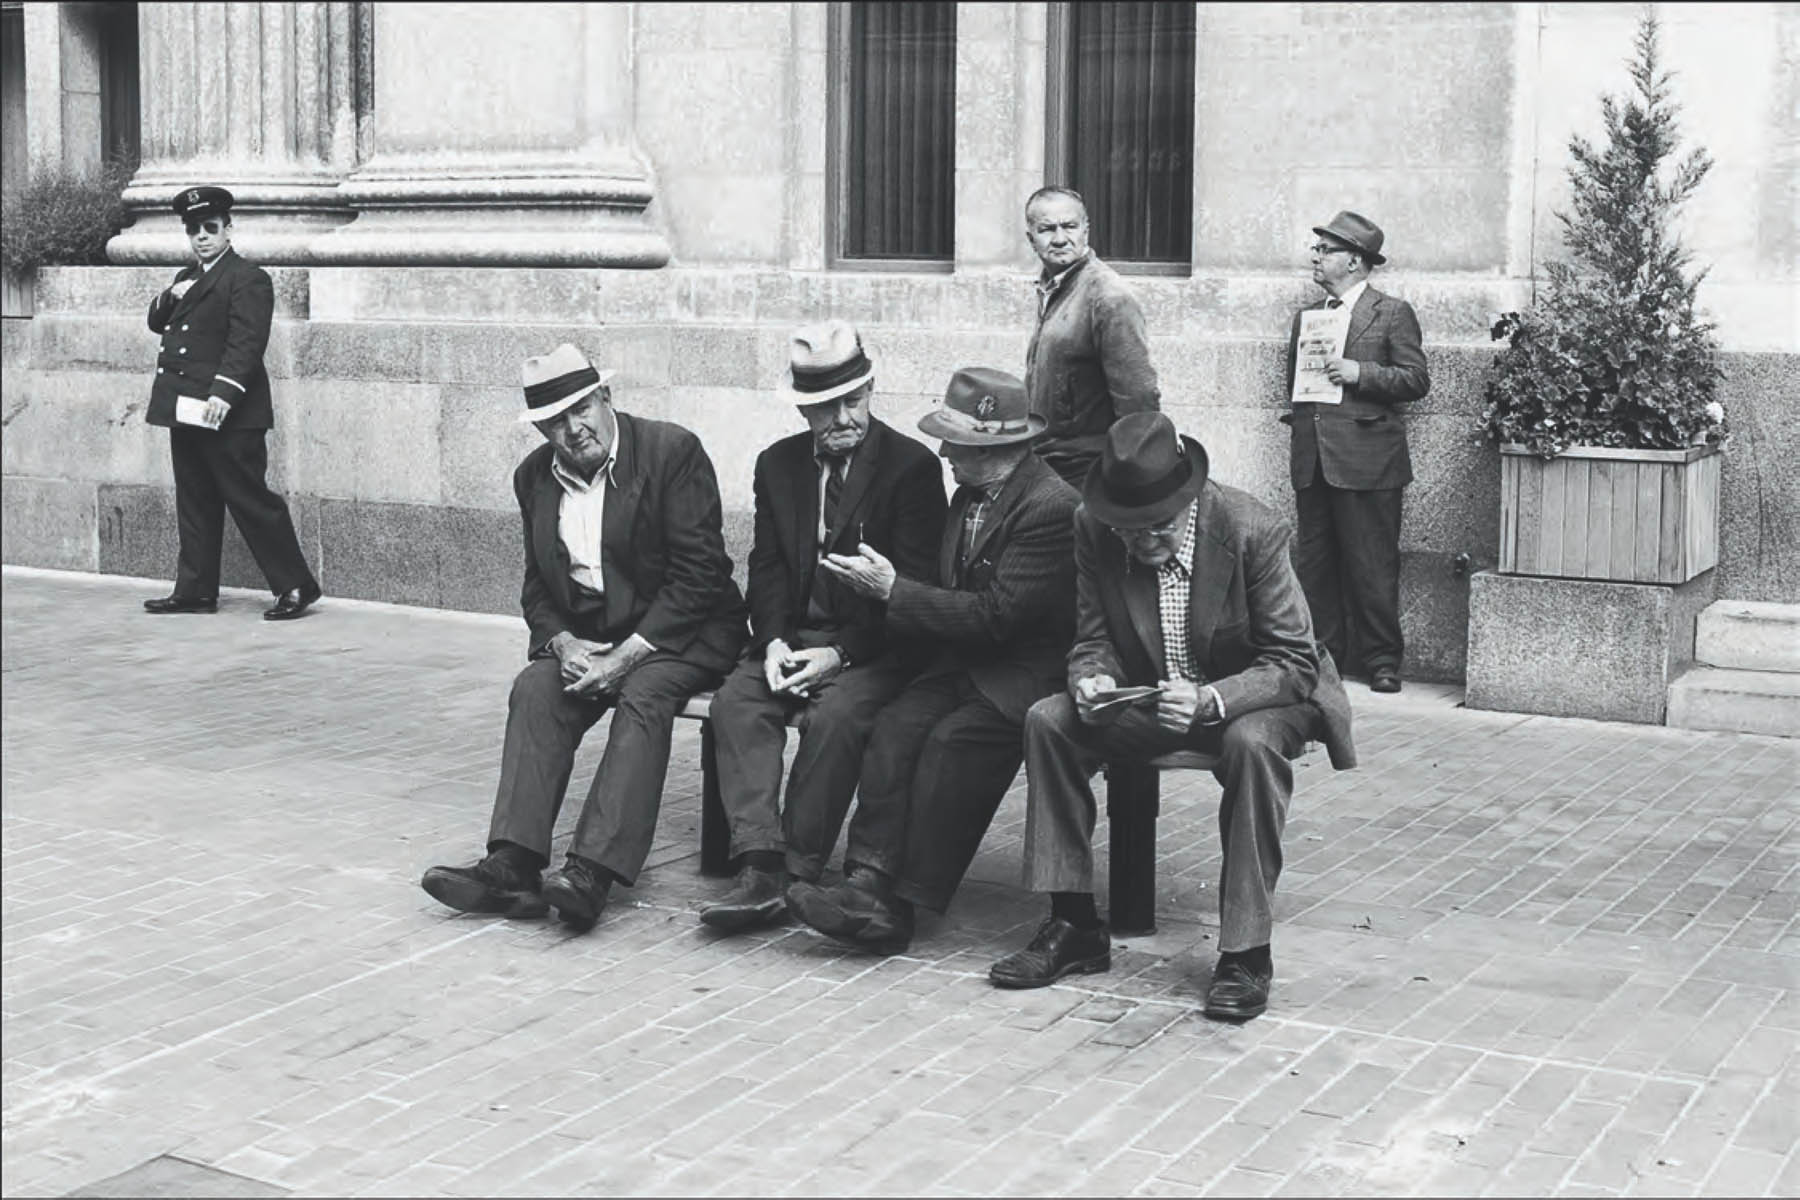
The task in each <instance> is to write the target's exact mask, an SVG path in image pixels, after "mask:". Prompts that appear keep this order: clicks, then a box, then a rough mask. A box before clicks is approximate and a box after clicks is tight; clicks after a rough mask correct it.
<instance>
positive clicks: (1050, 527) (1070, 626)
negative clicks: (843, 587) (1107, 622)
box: [887, 455, 1080, 725]
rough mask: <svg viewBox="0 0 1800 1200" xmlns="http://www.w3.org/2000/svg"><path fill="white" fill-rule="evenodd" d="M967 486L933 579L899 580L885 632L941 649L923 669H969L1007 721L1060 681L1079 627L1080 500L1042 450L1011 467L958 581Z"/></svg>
mask: <svg viewBox="0 0 1800 1200" xmlns="http://www.w3.org/2000/svg"><path fill="white" fill-rule="evenodd" d="M970 498H971V490H970V489H969V488H958V489H957V492H956V496H955V498H954V499H953V500H952V502H951V504H950V512H949V514H948V516H946V518H945V520H944V534H943V538H942V540H941V541H940V543H939V546H938V561H937V569H936V571H935V572H934V576H933V579H934V582H931V583H922V582H919V581H918V580H914V579H908V578H906V577H905V576H901V577H900V578H899V579H898V580H897V581H895V583H894V590H893V594H892V595H890V596H889V597H888V610H887V627H888V630H889V631H890V632H891V633H893V634H895V635H897V636H902V637H909V638H910V637H917V638H920V639H922V640H926V641H928V642H930V643H934V644H935V645H936V646H937V647H938V649H937V653H936V656H935V658H934V660H933V661H932V663H931V665H929V666H928V667H926V669H925V671H924V674H925V675H935V674H942V673H948V672H953V671H967V672H968V673H969V675H970V677H971V679H972V680H973V682H974V684H975V686H976V687H977V688H979V689H980V690H981V694H982V695H983V696H986V697H987V699H988V700H989V701H990V702H991V703H992V704H993V705H994V707H995V708H998V709H999V710H1000V711H1001V712H1003V713H1005V714H1006V715H1007V716H1008V717H1009V718H1011V719H1013V720H1015V721H1018V722H1019V723H1020V724H1021V725H1023V724H1024V722H1025V710H1026V709H1028V708H1030V707H1031V706H1032V705H1033V704H1035V703H1036V702H1037V701H1039V700H1041V699H1043V698H1044V697H1045V696H1048V695H1050V694H1051V693H1052V692H1054V691H1055V690H1056V689H1057V688H1058V687H1059V686H1061V684H1062V675H1063V663H1064V657H1065V655H1066V654H1067V652H1068V648H1069V638H1070V636H1071V634H1072V633H1073V632H1074V625H1075V559H1074V554H1073V538H1074V527H1073V525H1072V523H1071V518H1072V515H1073V514H1074V511H1075V506H1076V505H1077V504H1078V503H1079V502H1080V497H1079V496H1078V495H1077V494H1076V492H1075V489H1074V488H1072V487H1070V486H1069V485H1068V484H1066V483H1064V482H1063V481H1062V480H1061V479H1059V478H1058V477H1057V475H1056V472H1055V471H1053V470H1052V469H1051V468H1050V467H1049V466H1048V465H1046V464H1045V463H1044V462H1043V461H1042V460H1041V459H1039V458H1038V457H1037V456H1036V455H1031V456H1028V457H1027V458H1026V459H1025V461H1024V462H1022V463H1020V464H1019V466H1018V468H1017V469H1016V470H1015V471H1013V473H1012V476H1011V478H1009V479H1008V480H1007V481H1006V483H1005V485H1004V486H1003V487H1002V488H1001V489H1000V495H999V496H998V497H997V498H996V499H995V500H994V502H993V504H991V505H990V506H989V507H988V510H987V513H986V514H985V516H984V518H983V521H982V525H981V530H980V532H979V534H978V535H977V536H976V539H975V543H974V545H973V546H971V547H970V549H969V555H968V564H969V565H968V568H967V570H966V571H965V572H964V573H963V578H962V579H961V580H960V581H958V580H957V579H956V559H957V555H956V550H957V543H958V541H959V540H960V539H961V537H962V525H963V514H964V513H965V512H967V511H968V507H969V502H970Z"/></svg>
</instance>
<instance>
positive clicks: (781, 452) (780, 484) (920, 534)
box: [749, 420, 944, 663]
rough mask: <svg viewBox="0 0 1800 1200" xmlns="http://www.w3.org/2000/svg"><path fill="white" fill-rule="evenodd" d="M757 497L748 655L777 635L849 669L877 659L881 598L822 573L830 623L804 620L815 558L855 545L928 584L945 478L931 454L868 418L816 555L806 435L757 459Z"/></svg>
mask: <svg viewBox="0 0 1800 1200" xmlns="http://www.w3.org/2000/svg"><path fill="white" fill-rule="evenodd" d="M755 491H756V539H755V542H754V543H753V545H752V547H751V550H750V586H749V600H750V630H751V637H750V647H749V650H750V653H751V654H752V655H756V654H761V653H762V652H763V651H764V649H765V648H766V647H767V646H768V644H769V643H770V642H771V641H773V640H774V639H776V638H780V639H782V640H783V641H785V642H787V643H789V644H790V645H796V644H799V645H807V646H825V645H834V644H835V645H839V646H842V647H843V649H844V653H846V654H848V655H849V656H850V661H851V662H853V663H861V662H868V661H869V660H871V659H874V658H878V657H880V656H881V654H882V653H883V652H884V651H885V650H886V649H887V648H888V646H887V634H886V631H885V628H884V626H885V624H886V621H885V609H884V606H883V605H882V604H881V602H880V601H877V600H869V599H865V598H862V597H859V596H858V595H857V594H856V593H855V592H852V591H851V590H850V589H849V588H847V587H845V586H844V585H843V584H841V583H839V582H838V581H837V580H836V579H833V578H831V577H830V576H829V575H827V576H826V577H825V581H824V582H825V590H824V596H825V599H826V602H827V603H826V608H827V611H828V612H829V614H830V619H829V620H827V621H823V622H810V621H809V620H808V618H807V601H808V598H809V597H810V596H811V594H812V588H813V585H814V579H813V577H814V575H815V574H817V573H818V569H819V568H818V562H819V555H820V554H823V553H838V554H855V553H856V543H857V540H858V539H859V538H860V539H861V540H863V541H866V542H867V543H868V544H869V545H871V546H873V547H875V549H877V550H879V551H880V552H881V553H882V554H883V555H885V556H886V557H887V558H889V559H891V560H892V561H893V564H894V567H895V569H896V570H897V571H899V573H900V574H902V575H905V576H910V577H912V578H915V579H925V578H929V577H930V576H931V572H932V569H933V564H934V563H935V562H936V559H937V547H938V537H939V536H940V535H941V534H942V532H943V529H944V471H943V468H942V467H941V466H940V465H939V463H938V457H937V455H935V454H933V453H932V452H931V451H930V450H928V449H926V447H925V446H924V444H922V443H920V442H918V441H915V440H914V439H912V438H909V437H907V436H906V435H905V434H902V433H898V432H896V431H895V430H894V429H893V428H892V427H891V426H888V425H886V424H883V423H882V422H881V421H877V420H871V421H870V422H869V432H868V434H867V436H865V437H864V438H863V442H862V445H860V446H858V447H857V448H856V453H855V455H854V456H853V457H852V458H851V460H850V473H849V474H848V475H846V476H845V478H844V491H843V495H842V496H840V497H839V498H838V512H837V521H836V524H835V526H834V527H833V528H831V529H828V530H826V533H825V545H824V547H823V548H820V547H819V546H818V544H817V540H818V526H819V465H818V460H816V459H815V458H814V457H813V436H812V434H811V433H810V432H807V433H797V434H795V435H794V436H792V437H786V438H782V439H781V440H780V441H779V442H776V443H775V444H774V445H772V446H770V447H769V448H768V449H766V450H764V451H763V452H762V453H761V454H759V455H758V456H757V458H756V483H755ZM802 627H806V628H807V635H806V637H804V638H800V630H801V629H802ZM796 639H799V641H796Z"/></svg>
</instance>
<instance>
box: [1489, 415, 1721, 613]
mask: <svg viewBox="0 0 1800 1200" xmlns="http://www.w3.org/2000/svg"><path fill="white" fill-rule="evenodd" d="M1500 455H1501V458H1500V567H1499V570H1500V571H1501V573H1502V574H1507V575H1554V576H1559V577H1561V578H1565V579H1610V580H1615V581H1618V582H1622V583H1686V582H1687V581H1688V580H1690V579H1692V578H1694V576H1696V575H1698V574H1700V573H1701V572H1702V571H1707V570H1711V569H1712V568H1713V567H1715V566H1717V565H1718V563H1719V468H1720V466H1721V464H1722V463H1723V461H1724V460H1723V458H1722V457H1721V456H1720V454H1719V448H1718V447H1717V446H1693V447H1690V448H1688V449H1686V450H1612V449H1607V448H1605V447H1601V446H1572V447H1570V448H1569V449H1568V450H1565V451H1563V452H1562V453H1561V454H1559V455H1557V456H1556V457H1555V458H1552V459H1549V460H1545V459H1542V458H1539V457H1538V456H1537V455H1535V454H1533V453H1531V452H1530V451H1529V450H1527V449H1525V448H1524V447H1523V446H1512V445H1508V446H1502V447H1500Z"/></svg>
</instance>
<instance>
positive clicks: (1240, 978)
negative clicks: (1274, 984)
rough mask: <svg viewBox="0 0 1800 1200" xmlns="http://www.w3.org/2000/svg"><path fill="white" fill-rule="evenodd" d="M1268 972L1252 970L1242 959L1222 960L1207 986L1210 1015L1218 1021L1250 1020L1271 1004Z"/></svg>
mask: <svg viewBox="0 0 1800 1200" xmlns="http://www.w3.org/2000/svg"><path fill="white" fill-rule="evenodd" d="M1271 978H1272V975H1270V974H1269V973H1267V972H1261V971H1252V970H1251V969H1250V968H1249V967H1246V966H1245V965H1244V964H1243V963H1241V962H1235V961H1227V960H1225V959H1220V960H1219V965H1218V966H1216V967H1214V968H1213V977H1212V983H1211V984H1210V985H1209V986H1208V987H1207V989H1206V1008H1205V1010H1204V1011H1205V1013H1206V1015H1207V1016H1209V1017H1211V1018H1213V1020H1215V1021H1248V1020H1250V1019H1251V1018H1252V1017H1260V1016H1262V1014H1263V1010H1264V1009H1266V1008H1268V1007H1269V981H1270V979H1271Z"/></svg>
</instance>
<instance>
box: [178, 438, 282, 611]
mask: <svg viewBox="0 0 1800 1200" xmlns="http://www.w3.org/2000/svg"><path fill="white" fill-rule="evenodd" d="M268 432H269V431H268V430H266V429H221V430H216V431H215V430H208V429H198V428H194V427H192V426H181V425H177V426H174V427H172V428H171V429H170V430H169V457H170V459H171V461H172V462H173V464H174V467H175V519H176V525H177V528H178V531H179V533H180V537H181V551H180V554H179V556H178V558H177V559H176V565H175V594H176V595H177V596H199V597H204V598H210V597H214V596H217V595H218V594H219V554H220V551H221V549H222V548H223V546H224V544H225V510H226V509H230V510H231V517H232V520H234V521H236V522H237V527H238V532H240V533H242V534H243V535H244V544H245V545H247V546H249V547H250V553H251V554H252V555H254V556H255V557H256V565H257V566H258V567H260V568H262V573H263V576H264V578H266V579H267V580H268V581H269V590H270V591H272V592H274V593H275V594H276V595H277V596H279V595H281V594H282V593H283V592H286V591H288V590H289V589H291V588H310V587H316V586H318V585H317V581H315V580H314V579H313V573H312V571H310V570H309V569H308V568H307V566H306V556H305V555H304V554H302V553H301V551H300V539H299V537H297V536H296V535H295V533H294V520H293V518H292V517H291V516H289V515H288V506H287V502H286V501H285V500H283V499H282V498H281V497H280V496H279V495H277V494H276V493H274V492H272V491H270V490H269V485H268V484H267V483H266V482H264V477H265V476H266V475H267V474H268V469H269V447H268Z"/></svg>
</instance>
